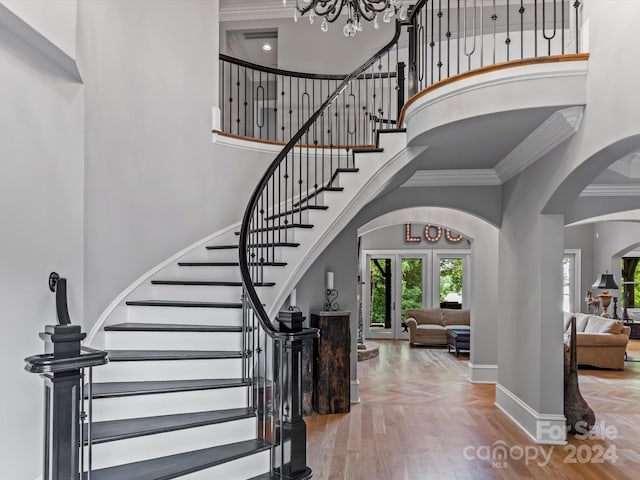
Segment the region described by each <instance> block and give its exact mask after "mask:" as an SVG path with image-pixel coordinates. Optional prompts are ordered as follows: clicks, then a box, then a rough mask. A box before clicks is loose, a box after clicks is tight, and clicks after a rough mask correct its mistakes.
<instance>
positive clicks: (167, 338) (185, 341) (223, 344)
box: [106, 331, 242, 350]
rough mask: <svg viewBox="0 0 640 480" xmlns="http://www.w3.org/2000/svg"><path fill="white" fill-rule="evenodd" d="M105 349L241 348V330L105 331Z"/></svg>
mask: <svg viewBox="0 0 640 480" xmlns="http://www.w3.org/2000/svg"><path fill="white" fill-rule="evenodd" d="M106 343H107V349H120V350H150V349H153V350H242V333H241V332H118V331H116V332H106Z"/></svg>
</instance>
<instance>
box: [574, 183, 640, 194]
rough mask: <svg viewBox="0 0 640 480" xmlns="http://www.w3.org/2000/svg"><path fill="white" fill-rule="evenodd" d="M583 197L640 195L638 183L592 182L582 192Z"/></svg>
mask: <svg viewBox="0 0 640 480" xmlns="http://www.w3.org/2000/svg"><path fill="white" fill-rule="evenodd" d="M580 196H581V197H640V185H637V184H619V185H616V184H591V185H587V186H586V188H585V189H584V190H583V191H582V192H581V193H580Z"/></svg>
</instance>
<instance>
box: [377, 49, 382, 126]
mask: <svg viewBox="0 0 640 480" xmlns="http://www.w3.org/2000/svg"><path fill="white" fill-rule="evenodd" d="M378 78H379V79H380V107H379V108H378V112H377V113H378V119H379V123H378V128H376V130H380V129H382V128H384V125H383V121H384V79H383V78H382V57H378Z"/></svg>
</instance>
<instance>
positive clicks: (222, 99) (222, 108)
mask: <svg viewBox="0 0 640 480" xmlns="http://www.w3.org/2000/svg"><path fill="white" fill-rule="evenodd" d="M225 63H226V62H224V61H221V62H220V64H221V68H220V71H221V73H220V78H221V79H222V81H221V82H220V90H221V91H220V130H221V131H223V132H225V131H226V130H225V124H224V114H225V110H226V108H225V105H226V102H225V100H226V98H227V97H225V95H224V79H225V76H224V65H225Z"/></svg>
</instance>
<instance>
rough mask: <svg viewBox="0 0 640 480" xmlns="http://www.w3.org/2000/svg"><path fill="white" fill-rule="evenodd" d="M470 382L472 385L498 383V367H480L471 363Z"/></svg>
mask: <svg viewBox="0 0 640 480" xmlns="http://www.w3.org/2000/svg"><path fill="white" fill-rule="evenodd" d="M468 378H469V382H471V383H491V384H496V383H498V366H497V365H479V364H475V363H471V362H469V377H468Z"/></svg>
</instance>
